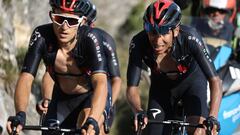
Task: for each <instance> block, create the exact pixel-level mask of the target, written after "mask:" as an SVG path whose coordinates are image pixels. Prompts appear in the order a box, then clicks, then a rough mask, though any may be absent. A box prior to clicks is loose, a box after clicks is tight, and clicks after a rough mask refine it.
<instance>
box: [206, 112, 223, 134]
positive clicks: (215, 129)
mask: <svg viewBox="0 0 240 135" xmlns="http://www.w3.org/2000/svg"><path fill="white" fill-rule="evenodd" d="M203 124H204V125H205V126H206V128H207V134H210V135H211V133H213V135H217V134H218V133H219V131H220V129H221V126H220V122H219V121H218V120H217V119H216V118H215V117H213V116H209V117H208V118H207V119H206V120H204V121H203Z"/></svg>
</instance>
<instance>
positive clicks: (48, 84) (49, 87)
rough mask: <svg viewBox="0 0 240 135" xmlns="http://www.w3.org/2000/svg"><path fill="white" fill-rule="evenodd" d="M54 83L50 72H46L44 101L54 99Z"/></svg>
mask: <svg viewBox="0 0 240 135" xmlns="http://www.w3.org/2000/svg"><path fill="white" fill-rule="evenodd" d="M53 86H54V81H53V79H52V78H51V76H50V74H49V73H48V72H45V73H44V75H43V78H42V97H43V99H52V91H53Z"/></svg>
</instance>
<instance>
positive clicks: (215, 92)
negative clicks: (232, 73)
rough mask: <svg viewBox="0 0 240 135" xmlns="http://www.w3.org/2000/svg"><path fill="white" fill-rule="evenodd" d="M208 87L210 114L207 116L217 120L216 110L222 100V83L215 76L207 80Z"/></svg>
mask: <svg viewBox="0 0 240 135" xmlns="http://www.w3.org/2000/svg"><path fill="white" fill-rule="evenodd" d="M208 81H209V86H210V99H211V100H210V101H211V103H210V112H209V116H214V117H215V118H217V116H218V110H219V106H220V103H221V99H222V83H221V79H220V78H219V77H218V76H217V77H216V76H215V77H212V78H210V79H209V80H208Z"/></svg>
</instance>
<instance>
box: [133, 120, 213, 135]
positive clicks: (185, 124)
mask: <svg viewBox="0 0 240 135" xmlns="http://www.w3.org/2000/svg"><path fill="white" fill-rule="evenodd" d="M148 124H163V125H172V126H174V127H194V128H205V127H206V125H204V124H192V123H189V122H184V121H179V120H166V121H159V120H148ZM139 130H140V131H137V135H141V132H142V131H141V129H139ZM206 135H211V129H210V128H207V129H206Z"/></svg>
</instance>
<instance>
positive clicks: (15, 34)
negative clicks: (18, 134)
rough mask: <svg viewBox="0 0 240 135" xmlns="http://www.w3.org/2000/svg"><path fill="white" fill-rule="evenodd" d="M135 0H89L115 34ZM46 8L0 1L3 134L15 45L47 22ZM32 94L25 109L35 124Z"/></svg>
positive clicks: (22, 0) (19, 0) (39, 0)
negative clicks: (91, 0)
mask: <svg viewBox="0 0 240 135" xmlns="http://www.w3.org/2000/svg"><path fill="white" fill-rule="evenodd" d="M138 2H139V1H138V0H130V1H129V0H121V1H113V0H104V1H100V0H93V3H95V4H96V6H97V10H98V15H97V22H96V25H97V26H101V27H102V28H104V29H106V31H108V32H109V33H110V34H112V35H116V34H117V29H118V27H119V26H120V25H121V24H122V23H123V22H125V20H126V18H127V17H128V13H129V12H130V10H131V7H133V6H134V5H136V4H137V3H138ZM49 9H50V7H49V5H48V0H3V1H0V13H1V16H0V63H1V64H0V126H2V127H3V128H4V133H3V135H7V133H6V130H5V125H6V121H7V118H8V116H10V115H15V110H14V101H13V95H14V89H15V84H16V81H17V77H18V73H19V69H18V65H17V60H16V54H17V48H18V47H27V46H28V41H29V38H30V35H31V32H32V31H33V28H34V27H36V26H38V25H41V24H44V23H48V22H50V19H49V16H48V12H49ZM3 63H4V64H3ZM43 72H44V68H40V73H38V75H37V76H38V78H37V79H38V80H40V79H41V76H42V73H43ZM33 88H34V91H39V86H35V87H33ZM38 94H39V92H38ZM35 95H36V94H32V95H31V97H30V102H29V106H28V111H27V123H28V124H38V120H39V117H38V114H37V113H36V111H35V104H36V96H35ZM24 134H29V135H33V134H34V135H37V134H39V133H36V132H34V133H31V132H25V133H24Z"/></svg>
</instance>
